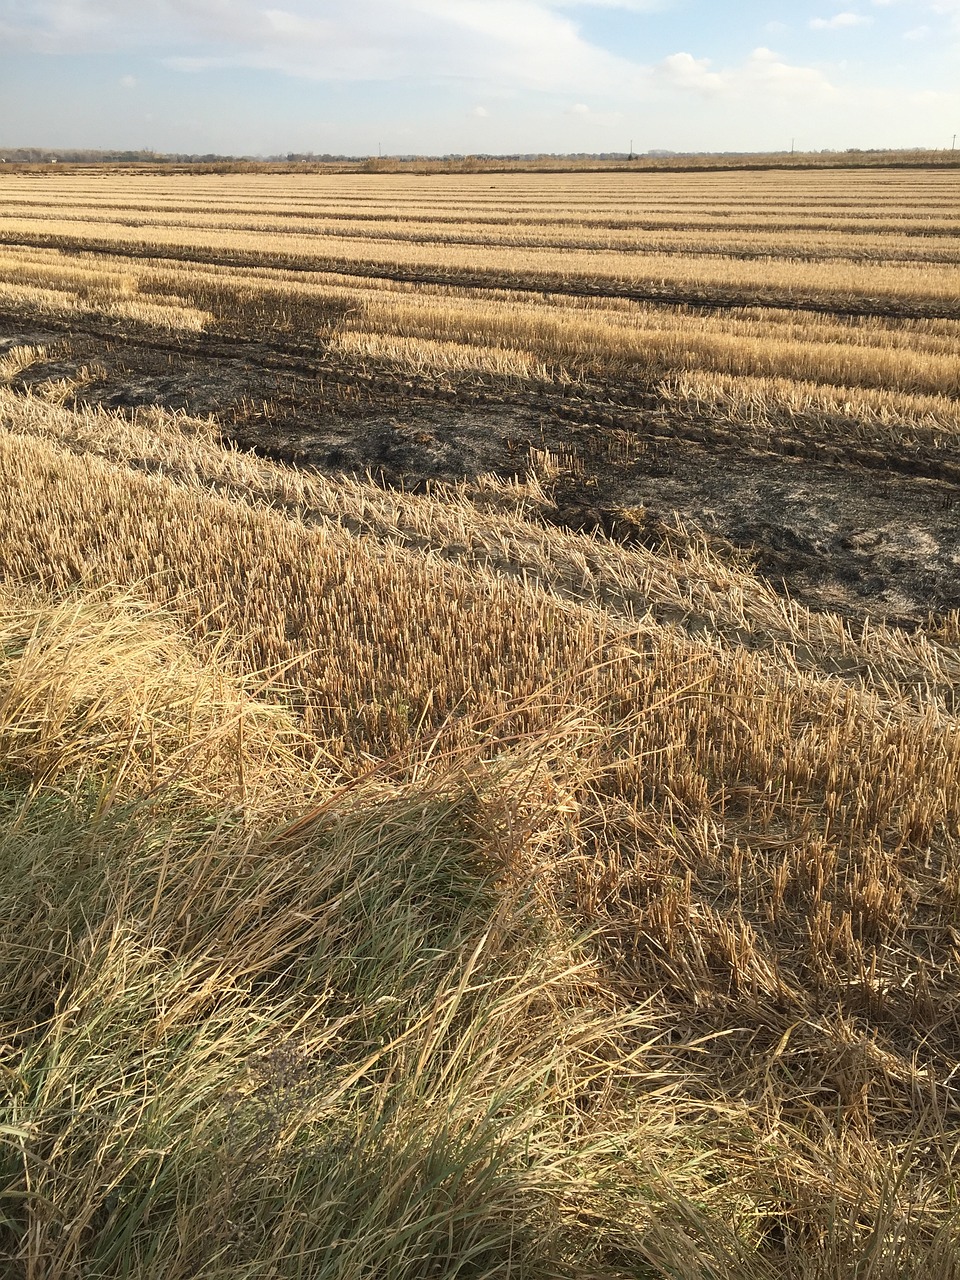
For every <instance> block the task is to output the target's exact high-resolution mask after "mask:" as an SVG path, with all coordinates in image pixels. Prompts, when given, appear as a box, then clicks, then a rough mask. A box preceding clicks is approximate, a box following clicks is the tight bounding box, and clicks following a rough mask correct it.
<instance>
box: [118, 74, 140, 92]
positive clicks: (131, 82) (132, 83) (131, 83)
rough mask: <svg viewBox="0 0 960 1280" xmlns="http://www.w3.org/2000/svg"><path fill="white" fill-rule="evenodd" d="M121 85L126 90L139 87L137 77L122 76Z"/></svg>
mask: <svg viewBox="0 0 960 1280" xmlns="http://www.w3.org/2000/svg"><path fill="white" fill-rule="evenodd" d="M120 84H121V86H122V88H124V89H135V88H136V87H137V77H136V76H121V77H120Z"/></svg>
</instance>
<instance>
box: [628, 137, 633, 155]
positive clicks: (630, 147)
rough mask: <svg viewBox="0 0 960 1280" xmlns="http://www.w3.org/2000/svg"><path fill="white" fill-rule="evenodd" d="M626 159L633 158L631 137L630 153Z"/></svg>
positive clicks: (631, 140)
mask: <svg viewBox="0 0 960 1280" xmlns="http://www.w3.org/2000/svg"><path fill="white" fill-rule="evenodd" d="M628 159H630V160H632V159H633V139H632V138H631V139H630V155H629V157H628Z"/></svg>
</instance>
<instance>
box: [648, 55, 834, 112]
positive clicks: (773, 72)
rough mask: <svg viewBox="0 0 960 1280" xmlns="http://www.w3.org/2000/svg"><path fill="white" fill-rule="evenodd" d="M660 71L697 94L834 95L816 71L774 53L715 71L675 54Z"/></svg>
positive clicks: (763, 97)
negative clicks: (793, 63)
mask: <svg viewBox="0 0 960 1280" xmlns="http://www.w3.org/2000/svg"><path fill="white" fill-rule="evenodd" d="M657 71H658V73H659V75H660V76H661V78H662V79H664V80H666V81H667V82H668V83H670V84H671V85H672V86H674V87H675V88H678V89H683V90H692V91H694V92H696V93H703V94H713V95H722V96H724V97H727V98H734V99H742V98H750V97H754V96H756V97H758V98H759V99H760V100H761V101H765V100H767V101H768V100H769V98H771V97H777V98H792V97H796V96H800V97H804V98H807V99H815V98H824V97H828V96H829V95H831V94H833V93H834V92H835V90H834V88H833V86H832V85H831V84H830V82H829V80H828V79H827V78H826V76H825V75H824V74H823V73H822V72H821V71H818V70H817V69H816V68H815V67H800V66H794V65H792V64H791V63H788V62H784V61H783V59H782V58H781V57H780V55H779V54H777V53H774V52H773V50H772V49H766V48H759V49H754V50H753V52H752V53H751V54H750V56H749V58H747V60H746V61H745V62H744V63H743V64H742V65H741V66H739V67H726V68H722V69H721V70H714V69H713V64H712V62H711V61H710V59H709V58H695V57H694V56H693V55H692V54H690V53H674V54H671V55H670V57H669V58H664V60H663V62H661V63H660V65H659V67H658V68H657Z"/></svg>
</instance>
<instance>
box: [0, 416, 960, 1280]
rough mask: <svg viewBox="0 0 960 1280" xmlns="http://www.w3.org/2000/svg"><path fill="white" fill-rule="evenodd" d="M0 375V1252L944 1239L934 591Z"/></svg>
mask: <svg viewBox="0 0 960 1280" xmlns="http://www.w3.org/2000/svg"><path fill="white" fill-rule="evenodd" d="M0 414H2V422H3V427H4V431H3V435H2V436H0V485H2V490H3V497H4V502H3V508H2V509H3V513H4V514H3V519H2V522H0V564H2V565H3V567H4V578H5V582H6V586H5V587H4V592H5V598H6V601H7V603H6V606H5V613H4V622H3V628H2V635H3V641H2V646H0V651H2V654H3V659H2V664H0V690H2V701H0V759H2V762H3V785H4V788H5V789H4V792H3V795H4V796H5V797H6V801H5V803H6V806H7V808H6V812H7V815H8V820H7V825H6V826H5V828H4V831H5V833H6V834H5V835H4V839H3V850H4V863H3V865H4V867H5V868H6V872H5V875H4V877H3V880H2V885H3V888H2V891H3V893H4V894H5V895H6V905H5V908H4V909H5V913H6V916H7V918H8V919H10V920H12V921H16V922H18V923H17V925H16V927H15V928H13V929H12V930H10V931H9V933H8V934H6V935H5V941H4V943H3V945H2V948H0V975H2V976H0V984H5V985H2V990H3V991H4V992H5V994H4V995H2V997H0V999H2V1008H3V1009H4V1013H3V1033H2V1037H3V1041H4V1043H5V1044H7V1045H8V1046H9V1050H8V1054H7V1061H8V1074H7V1075H5V1076H4V1081H5V1087H6V1088H7V1096H8V1101H7V1104H6V1105H7V1115H6V1118H5V1119H4V1121H3V1123H4V1125H6V1128H5V1130H4V1147H3V1150H4V1157H3V1159H4V1161H5V1163H4V1165H3V1179H4V1182H3V1185H4V1187H5V1188H6V1201H5V1208H4V1212H5V1222H6V1225H5V1226H4V1227H3V1228H2V1231H3V1232H4V1233H5V1234H4V1235H3V1236H2V1237H0V1239H2V1241H3V1247H4V1248H5V1249H6V1250H7V1256H8V1258H9V1259H10V1262H11V1266H15V1267H17V1268H19V1274H22V1275H24V1276H40V1275H44V1276H46V1275H58V1276H60V1275H62V1276H72V1275H75V1274H81V1273H84V1272H86V1273H88V1274H89V1273H91V1272H92V1273H93V1274H100V1275H108V1276H113V1275H117V1276H123V1275H129V1274H137V1275H147V1276H157V1277H159V1276H161V1275H163V1276H179V1275H182V1276H184V1277H186V1276H188V1275H197V1274H207V1275H212V1276H223V1277H224V1278H226V1277H227V1276H228V1275H229V1276H232V1275H235V1274H237V1272H238V1271H242V1272H243V1273H244V1274H249V1275H254V1276H256V1275H264V1276H267V1275H281V1276H285V1275H291V1276H292V1275H297V1276H307V1275H310V1276H313V1275H316V1276H328V1275H329V1276H334V1275H336V1276H357V1277H359V1276H361V1275H367V1274H371V1273H372V1272H373V1273H376V1274H381V1273H382V1274H384V1275H391V1276H398V1277H400V1276H410V1277H413V1276H420V1275H424V1274H431V1275H437V1276H443V1275H455V1274H464V1273H465V1272H466V1273H472V1274H479V1275H489V1276H507V1275H512V1274H528V1275H531V1276H541V1275H542V1276H547V1275H550V1276H554V1275H558V1274H561V1275H562V1274H579V1275H590V1274H595V1275H598V1276H600V1275H609V1276H614V1275H624V1274H640V1275H643V1274H651V1275H664V1276H666V1275H671V1276H683V1277H689V1278H690V1280H693V1277H695V1276H700V1275H703V1274H711V1275H715V1276H723V1277H730V1278H731V1280H733V1277H758V1278H759V1277H763V1278H764V1280H767V1278H768V1277H769V1278H770V1280H772V1278H773V1277H774V1276H777V1277H783V1276H787V1277H803V1278H804V1280H807V1278H808V1277H813V1276H822V1277H826V1276H834V1275H839V1276H850V1277H853V1276H858V1275H859V1276H862V1275H865V1274H870V1275H875V1276H882V1277H889V1278H890V1280H893V1277H895V1276H916V1277H919V1276H921V1275H927V1276H929V1275H936V1276H938V1277H939V1276H943V1277H949V1276H953V1275H955V1274H956V1273H957V1270H958V1268H957V1257H958V1253H957V1241H956V1237H955V1195H956V1189H955V1180H954V1175H953V1158H954V1150H955V1144H956V1135H957V1132H958V1129H960V1109H958V1101H957V1098H956V1091H955V1089H954V1084H953V1077H954V1069H955V1049H956V1043H957V1034H958V1026H960V1022H958V1017H960V1004H958V997H957V984H956V954H955V922H956V911H957V902H958V894H960V871H958V867H960V782H958V779H960V722H958V720H957V717H956V712H955V705H956V704H955V693H956V687H957V681H958V671H957V661H958V659H957V650H956V644H955V639H951V632H950V630H949V627H946V626H945V627H944V628H943V629H941V631H940V632H939V633H937V632H934V631H930V632H929V633H928V634H923V633H922V632H921V634H919V635H918V636H915V637H901V636H898V635H897V634H896V633H894V632H891V631H888V630H887V629H886V628H882V627H879V626H877V627H875V628H869V627H868V628H867V629H866V630H865V631H864V633H863V634H862V635H854V634H853V633H852V632H851V631H850V629H849V628H848V627H846V626H845V625H844V624H843V623H842V622H841V621H840V620H839V619H831V618H829V617H819V618H818V617H814V616H813V615H810V614H807V613H806V611H804V610H803V609H801V608H799V607H798V606H796V605H790V604H785V603H784V602H782V601H781V602H776V601H775V598H774V597H773V595H772V593H770V592H768V591H766V590H765V589H764V588H763V587H762V586H760V584H758V583H756V582H755V581H754V580H752V579H751V578H750V575H749V574H748V573H747V571H746V570H744V569H742V568H738V567H737V566H729V565H723V564H722V563H720V562H719V561H717V560H716V558H715V557H712V556H711V555H710V554H709V553H707V552H706V551H705V550H703V549H700V548H697V547H696V546H695V545H694V546H692V547H691V549H690V550H689V551H688V552H683V551H682V550H678V551H677V552H676V553H675V554H673V555H672V556H668V557H666V558H662V559H658V558H657V557H656V556H655V555H654V554H653V553H651V552H646V551H642V550H637V551H632V550H628V549H625V548H621V547H614V546H609V545H607V544H604V543H603V542H602V541H599V540H596V541H590V540H587V541H586V542H585V541H584V540H582V539H578V538H576V537H574V536H573V535H567V534H563V533H560V532H559V531H557V530H552V531H548V530H545V529H544V528H543V527H542V525H540V524H539V523H538V522H537V520H536V512H537V505H538V503H539V502H540V501H542V497H541V495H540V494H539V493H538V490H537V487H536V485H531V486H528V487H527V488H526V489H521V488H519V487H516V486H514V487H511V486H497V485H495V484H488V485H486V486H481V488H480V490H479V491H478V492H477V493H476V494H474V495H473V497H472V500H470V501H468V496H467V495H466V493H460V494H457V493H456V492H446V493H444V492H438V493H437V494H436V495H434V496H432V497H431V496H427V497H424V498H420V499H418V498H415V497H413V496H411V495H389V494H381V495H378V494H377V492H376V491H375V490H374V489H373V488H372V487H370V486H363V485H360V484H354V485H349V484H347V485H342V486H340V485H337V484H335V483H333V482H330V481H324V480H322V479H320V478H312V477H300V476H297V475H295V474H293V473H289V472H284V471H283V469H282V468H277V467H272V466H271V465H270V464H267V463H262V462H258V461H256V460H253V459H247V458H243V457H241V456H239V455H236V454H230V453H226V454H224V453H222V452H221V451H218V448H217V443H216V439H215V436H214V435H213V434H212V432H211V429H210V428H209V427H206V428H204V427H203V425H202V424H195V423H190V422H189V421H186V420H182V421H181V420H177V419H174V418H163V417H162V415H157V414H154V415H143V416H142V417H141V418H140V420H139V421H133V422H128V421H126V420H124V419H121V418H119V417H116V416H113V415H107V414H93V413H88V414H71V413H70V412H68V411H67V410H66V409H64V408H63V407H59V406H56V405H51V404H48V403H45V402H42V401H40V400H32V401H31V400H29V399H26V398H24V397H14V396H12V395H10V394H9V393H7V394H5V395H4V396H3V397H2V398H0ZM156 462H160V463H161V465H160V466H156V465H148V464H151V463H156ZM14 584H19V585H14ZM91 592H92V593H93V594H92V596H91V595H90V593H91ZM118 593H121V594H120V595H119V598H118ZM122 593H126V594H122ZM131 593H132V594H131Z"/></svg>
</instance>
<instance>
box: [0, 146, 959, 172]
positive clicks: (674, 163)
mask: <svg viewBox="0 0 960 1280" xmlns="http://www.w3.org/2000/svg"><path fill="white" fill-rule="evenodd" d="M0 165H9V166H12V167H17V168H29V169H34V168H37V167H42V168H47V167H49V166H52V165H64V166H71V165H94V166H99V165H111V166H117V167H123V168H133V169H136V170H137V171H141V172H142V171H158V172H196V173H286V172H291V171H294V170H296V171H297V172H301V173H302V172H328V173H329V172H338V173H342V172H350V173H357V172H360V173H421V174H422V173H505V172H524V171H535V172H543V173H549V172H568V171H571V170H573V171H576V170H594V171H602V170H605V169H614V170H622V169H631V170H634V169H638V170H644V169H654V170H665V169H666V170H669V169H673V170H678V171H684V170H698V169H705V170H709V169H811V168H824V169H834V168H849V167H857V168H927V167H929V166H932V165H936V166H948V167H960V151H954V150H941V151H934V150H930V149H928V148H923V147H918V148H913V149H907V150H893V149H879V148H878V149H873V150H861V149H860V148H856V147H852V148H850V149H848V150H846V151H804V152H800V151H798V152H792V151H774V152H740V151H720V152H704V153H699V154H698V153H685V152H674V151H648V152H644V153H628V152H626V151H623V152H600V153H595V154H587V153H581V152H578V153H572V154H566V155H547V154H541V153H537V154H533V153H531V154H528V155H444V156H418V155H400V156H347V155H331V154H327V153H323V154H318V153H315V152H312V151H308V152H288V153H287V154H286V155H277V156H267V157H265V158H253V157H249V156H222V155H215V154H212V153H211V154H207V155H187V154H181V153H174V152H160V151H96V150H61V149H55V148H54V149H48V148H44V147H13V148H2V147H0Z"/></svg>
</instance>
